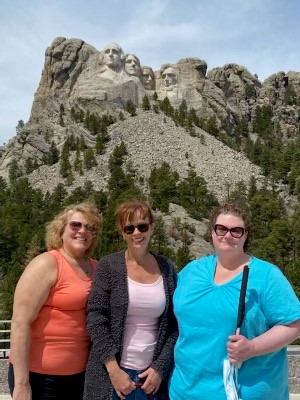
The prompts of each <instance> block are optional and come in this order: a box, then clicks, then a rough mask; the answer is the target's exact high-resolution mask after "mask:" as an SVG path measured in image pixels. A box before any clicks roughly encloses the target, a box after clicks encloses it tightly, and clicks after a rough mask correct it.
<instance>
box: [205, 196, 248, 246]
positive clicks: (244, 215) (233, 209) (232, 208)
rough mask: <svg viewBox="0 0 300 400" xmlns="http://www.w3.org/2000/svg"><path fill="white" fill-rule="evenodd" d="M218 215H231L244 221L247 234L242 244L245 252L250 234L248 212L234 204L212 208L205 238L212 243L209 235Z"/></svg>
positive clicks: (227, 203)
mask: <svg viewBox="0 0 300 400" xmlns="http://www.w3.org/2000/svg"><path fill="white" fill-rule="evenodd" d="M220 214H232V215H235V216H236V217H239V218H241V219H242V220H243V221H244V224H245V230H246V232H247V239H246V241H245V243H244V251H247V248H248V244H249V240H250V236H251V233H252V227H251V222H250V217H249V214H248V212H247V211H246V210H245V209H243V208H242V207H241V206H239V205H238V204H236V203H229V202H226V203H224V204H221V205H220V206H218V207H216V208H214V209H213V210H212V211H211V214H210V218H209V224H208V229H207V231H206V234H205V238H206V239H208V240H209V241H210V242H211V243H212V239H211V233H212V232H213V230H214V226H215V224H216V221H217V218H218V216H219V215H220Z"/></svg>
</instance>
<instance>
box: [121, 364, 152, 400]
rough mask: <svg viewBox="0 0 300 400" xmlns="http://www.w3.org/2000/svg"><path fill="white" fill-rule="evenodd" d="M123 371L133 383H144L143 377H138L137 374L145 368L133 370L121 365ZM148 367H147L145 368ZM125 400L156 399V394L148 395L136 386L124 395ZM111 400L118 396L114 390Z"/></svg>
mask: <svg viewBox="0 0 300 400" xmlns="http://www.w3.org/2000/svg"><path fill="white" fill-rule="evenodd" d="M121 368H122V370H123V371H125V372H126V373H127V374H128V375H129V376H130V379H131V380H132V381H133V382H135V383H144V382H145V380H146V379H145V378H139V377H138V375H139V374H141V373H142V372H144V371H145V369H142V370H137V371H136V370H134V369H129V368H123V367H121ZM146 369H148V368H146ZM125 399H126V400H150V399H151V400H157V394H151V395H148V394H146V393H145V392H144V391H143V390H142V389H141V388H140V387H137V388H136V389H135V390H133V391H132V392H131V393H130V394H128V395H127V396H125ZM113 400H119V397H118V395H117V393H116V392H114V395H113Z"/></svg>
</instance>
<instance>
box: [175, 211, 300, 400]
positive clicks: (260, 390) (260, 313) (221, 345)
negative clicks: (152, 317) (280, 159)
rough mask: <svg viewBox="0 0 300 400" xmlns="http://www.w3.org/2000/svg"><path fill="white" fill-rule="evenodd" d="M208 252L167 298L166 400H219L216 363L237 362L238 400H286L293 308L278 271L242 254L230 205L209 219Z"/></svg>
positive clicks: (242, 217) (298, 307)
mask: <svg viewBox="0 0 300 400" xmlns="http://www.w3.org/2000/svg"><path fill="white" fill-rule="evenodd" d="M210 228H211V238H212V243H213V246H214V250H215V254H213V255H210V256H208V257H203V258H201V259H198V260H195V261H192V262H191V263H189V264H188V265H187V266H186V267H185V268H184V269H183V270H182V271H181V272H180V273H179V277H178V286H177V289H176V291H175V295H174V308H175V315H176V317H177V320H178V325H179V338H178V340H177V343H176V346H175V367H174V370H173V372H172V375H171V378H170V384H169V395H170V399H171V400H186V399H189V400H208V399H213V400H226V399H227V395H226V392H225V387H224V382H223V363H224V360H225V359H229V361H230V362H231V363H236V364H237V363H242V366H241V367H240V368H239V372H238V393H239V396H240V398H241V399H244V400H264V399H266V400H270V399H272V400H288V398H289V394H288V360H287V355H286V346H287V345H288V344H289V343H291V342H292V341H293V340H295V339H296V338H297V337H299V335H300V302H299V300H298V299H297V297H296V295H295V293H294V291H293V289H292V287H291V285H290V284H289V282H288V281H287V279H286V278H285V277H284V275H283V274H282V273H281V271H280V270H279V268H278V267H276V266H275V265H273V264H270V263H268V262H266V261H263V260H260V259H258V258H255V257H253V256H251V255H250V254H248V253H247V252H246V247H247V242H248V239H249V229H250V223H249V220H248V217H247V215H246V214H245V213H244V211H243V210H242V209H240V208H239V207H238V206H237V205H234V204H225V205H223V206H220V207H218V208H217V209H216V210H215V212H214V213H213V214H212V218H211V221H210ZM246 265H248V266H249V279H248V286H247V291H246V313H245V318H244V321H243V324H242V327H241V332H240V334H239V335H236V334H234V331H235V327H236V321H237V311H238V303H239V294H240V288H241V280H242V273H243V269H244V267H245V266H246Z"/></svg>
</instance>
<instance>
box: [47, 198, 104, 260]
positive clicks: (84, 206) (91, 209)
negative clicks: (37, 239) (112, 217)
mask: <svg viewBox="0 0 300 400" xmlns="http://www.w3.org/2000/svg"><path fill="white" fill-rule="evenodd" d="M75 212H80V213H82V214H83V215H84V216H85V217H86V219H87V221H88V223H89V224H91V225H92V226H94V227H95V228H96V232H95V234H94V237H93V240H92V243H91V245H90V247H89V248H88V249H87V250H86V252H85V254H86V256H87V257H88V256H89V257H90V256H91V255H92V254H93V251H94V249H95V246H96V244H97V240H98V238H99V236H100V233H101V229H102V215H101V214H100V213H99V212H98V210H97V207H96V206H95V204H94V203H92V202H84V203H80V204H73V205H71V206H68V207H67V208H65V209H64V211H62V212H61V213H60V214H58V215H57V216H56V217H55V218H54V220H53V221H51V222H50V223H49V224H47V226H46V244H47V248H48V250H53V249H59V248H60V247H61V246H62V234H63V232H64V229H65V226H66V224H67V222H68V219H69V217H70V216H71V215H72V214H74V213H75Z"/></svg>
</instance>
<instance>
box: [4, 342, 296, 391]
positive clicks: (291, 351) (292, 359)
mask: <svg viewBox="0 0 300 400" xmlns="http://www.w3.org/2000/svg"><path fill="white" fill-rule="evenodd" d="M288 357H289V365H290V393H295V394H300V346H289V347H288ZM7 368H8V360H3V359H2V360H0V394H4V393H9V390H8V385H7Z"/></svg>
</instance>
